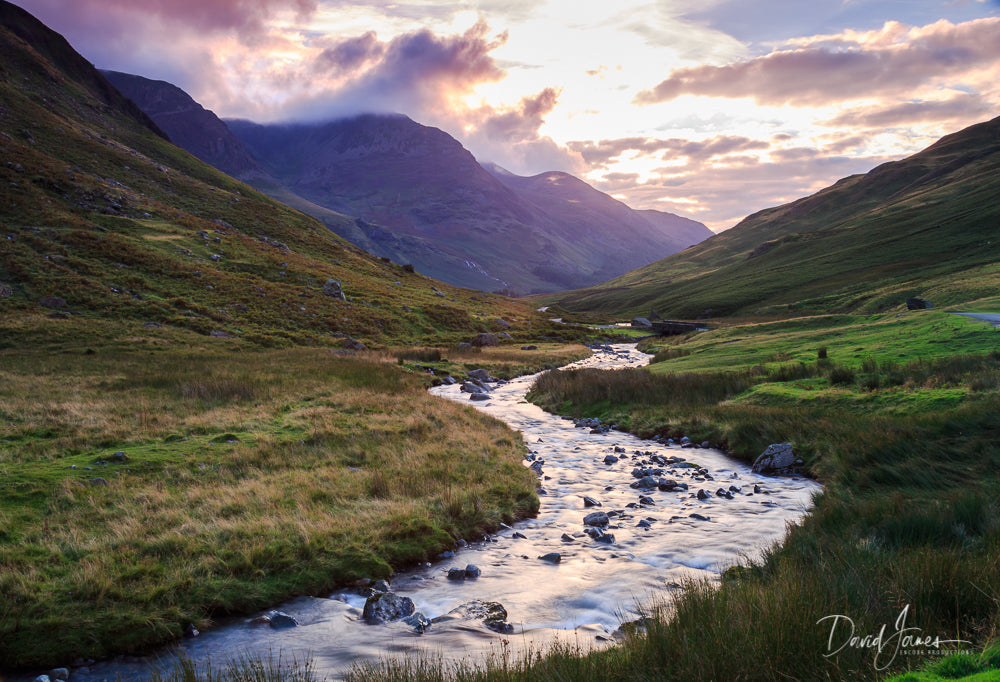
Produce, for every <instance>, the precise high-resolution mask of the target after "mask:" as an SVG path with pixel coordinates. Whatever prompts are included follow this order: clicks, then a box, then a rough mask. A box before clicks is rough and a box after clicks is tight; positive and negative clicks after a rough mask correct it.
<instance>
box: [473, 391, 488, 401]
mask: <svg viewBox="0 0 1000 682" xmlns="http://www.w3.org/2000/svg"><path fill="white" fill-rule="evenodd" d="M489 399H490V396H488V395H486V394H485V393H473V394H472V395H470V396H469V400H479V401H483V400H489Z"/></svg>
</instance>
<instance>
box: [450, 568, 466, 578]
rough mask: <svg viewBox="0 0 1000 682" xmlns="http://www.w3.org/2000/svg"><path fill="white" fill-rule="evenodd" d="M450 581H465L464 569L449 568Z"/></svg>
mask: <svg viewBox="0 0 1000 682" xmlns="http://www.w3.org/2000/svg"><path fill="white" fill-rule="evenodd" d="M448 580H465V569H464V568H449V569H448Z"/></svg>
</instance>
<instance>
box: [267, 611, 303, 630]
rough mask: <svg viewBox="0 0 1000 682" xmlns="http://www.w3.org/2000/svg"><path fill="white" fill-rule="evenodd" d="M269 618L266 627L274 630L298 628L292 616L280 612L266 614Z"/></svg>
mask: <svg viewBox="0 0 1000 682" xmlns="http://www.w3.org/2000/svg"><path fill="white" fill-rule="evenodd" d="M267 615H268V616H270V620H269V621H268V625H270V626H271V627H272V628H274V629H275V630H284V629H286V628H297V627H298V626H299V621H297V620H295V619H294V618H293V617H292V616H289V615H288V614H287V613H282V612H281V611H271V612H269V613H268V614H267Z"/></svg>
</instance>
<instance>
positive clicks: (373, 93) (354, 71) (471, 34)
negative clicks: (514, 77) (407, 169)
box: [282, 21, 507, 120]
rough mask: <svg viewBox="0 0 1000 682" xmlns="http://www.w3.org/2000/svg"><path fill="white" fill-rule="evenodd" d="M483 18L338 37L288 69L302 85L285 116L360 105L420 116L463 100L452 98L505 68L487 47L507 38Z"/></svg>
mask: <svg viewBox="0 0 1000 682" xmlns="http://www.w3.org/2000/svg"><path fill="white" fill-rule="evenodd" d="M489 32H490V29H489V26H487V24H486V23H485V22H482V21H480V22H477V23H476V24H475V25H473V26H472V27H471V28H469V29H468V30H467V31H465V32H464V33H461V34H456V35H445V36H439V35H436V34H435V33H433V32H432V31H430V30H427V29H422V30H418V31H412V32H409V33H403V34H401V35H398V36H395V37H394V38H392V39H391V40H389V41H388V42H381V41H379V40H378V36H377V35H376V34H375V33H374V32H372V31H369V32H367V33H365V34H363V35H361V36H358V37H354V38H348V39H342V40H340V41H339V42H337V43H336V44H334V45H331V46H328V47H326V48H325V49H323V50H322V51H321V52H320V53H319V54H318V55H316V56H315V57H314V58H313V59H312V61H311V63H310V64H309V66H308V68H307V69H305V70H304V72H301V73H297V74H295V77H297V78H298V79H299V80H300V86H301V87H302V88H303V89H308V90H307V91H306V92H304V93H303V94H301V95H300V96H299V97H297V98H294V99H291V100H289V102H287V103H286V105H285V106H284V107H283V109H284V111H283V112H282V114H283V115H284V116H286V117H291V118H298V119H308V120H318V119H323V118H330V117H336V116H346V115H351V114H356V113H361V112H390V113H396V112H399V113H405V114H407V115H409V116H411V117H412V118H416V119H418V120H420V118H421V117H426V116H428V115H431V116H436V115H440V114H441V113H444V112H447V111H448V110H449V109H451V108H453V107H455V106H459V107H460V108H464V106H463V105H461V104H457V101H458V100H459V99H460V98H461V97H463V96H465V95H467V94H469V93H470V92H471V91H472V89H473V88H474V87H475V86H476V85H478V84H480V83H489V82H494V81H497V80H500V79H501V78H503V77H504V75H505V72H504V71H503V69H501V68H500V67H499V66H497V64H496V62H495V61H494V59H493V57H492V56H491V54H490V53H491V52H492V51H493V50H495V49H496V48H498V47H500V46H501V45H503V44H504V43H505V42H506V40H507V34H506V32H503V33H500V34H498V35H496V36H492V37H491V36H490V35H489Z"/></svg>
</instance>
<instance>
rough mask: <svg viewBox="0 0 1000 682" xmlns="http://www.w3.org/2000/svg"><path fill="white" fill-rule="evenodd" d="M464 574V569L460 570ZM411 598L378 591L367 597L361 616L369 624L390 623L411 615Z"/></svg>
mask: <svg viewBox="0 0 1000 682" xmlns="http://www.w3.org/2000/svg"><path fill="white" fill-rule="evenodd" d="M462 573H463V575H464V573H465V572H464V571H463V572H462ZM415 610H416V609H415V607H414V605H413V600H412V599H410V598H409V597H401V596H399V595H398V594H396V593H395V592H379V593H377V594H373V595H372V596H370V597H368V600H367V601H366V602H365V610H364V614H363V618H364V619H365V622H366V623H368V624H369V625H378V624H380V623H391V622H392V621H396V620H401V619H403V618H406V617H407V616H411V615H413V612H414V611H415Z"/></svg>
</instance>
